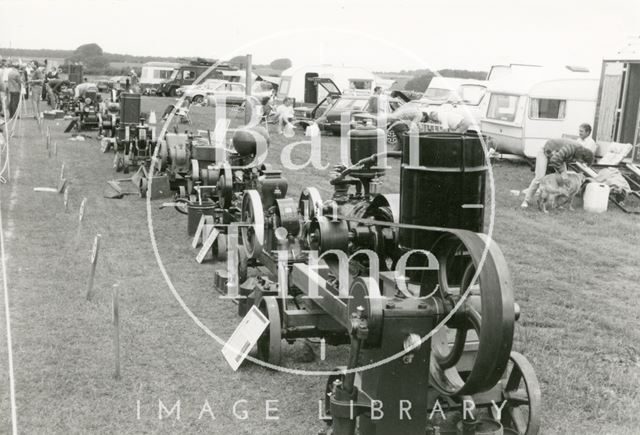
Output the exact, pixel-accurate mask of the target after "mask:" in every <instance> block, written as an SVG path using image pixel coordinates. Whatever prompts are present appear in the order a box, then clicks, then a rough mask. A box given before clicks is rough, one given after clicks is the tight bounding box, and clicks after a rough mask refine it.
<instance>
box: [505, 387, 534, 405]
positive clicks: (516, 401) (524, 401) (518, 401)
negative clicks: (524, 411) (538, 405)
mask: <svg viewBox="0 0 640 435" xmlns="http://www.w3.org/2000/svg"><path fill="white" fill-rule="evenodd" d="M504 398H505V400H508V401H509V403H512V404H513V405H514V406H520V405H527V406H528V405H529V395H528V394H527V390H525V389H524V388H521V389H519V390H517V391H505V392H504Z"/></svg>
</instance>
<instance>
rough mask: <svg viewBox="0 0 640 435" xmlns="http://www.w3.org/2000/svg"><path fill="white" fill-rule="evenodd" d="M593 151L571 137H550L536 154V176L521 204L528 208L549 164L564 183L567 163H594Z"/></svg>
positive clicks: (560, 182)
mask: <svg viewBox="0 0 640 435" xmlns="http://www.w3.org/2000/svg"><path fill="white" fill-rule="evenodd" d="M593 158H594V155H593V152H592V151H591V150H589V149H587V148H585V147H583V146H582V145H580V144H579V143H578V142H576V141H574V140H570V139H550V140H548V141H547V142H546V143H545V144H544V146H543V147H542V148H540V151H538V154H537V156H536V168H535V176H534V177H533V180H532V181H531V184H530V185H529V189H528V190H527V195H526V196H525V199H524V201H523V202H522V204H521V207H522V208H527V207H529V205H530V204H531V203H532V201H533V196H534V195H535V194H536V192H537V190H538V186H540V180H541V179H542V177H544V176H545V175H546V173H547V165H548V166H551V167H552V168H553V169H554V170H555V171H556V173H557V174H558V175H559V177H560V180H558V183H559V184H563V183H564V181H565V180H566V179H567V165H568V164H569V163H573V162H583V163H586V164H588V165H590V164H592V163H593Z"/></svg>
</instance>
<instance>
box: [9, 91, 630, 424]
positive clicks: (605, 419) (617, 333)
mask: <svg viewBox="0 0 640 435" xmlns="http://www.w3.org/2000/svg"><path fill="white" fill-rule="evenodd" d="M169 101H170V100H168V99H162V98H145V99H143V110H145V111H148V110H152V109H153V110H155V111H156V112H157V113H162V111H163V109H164V106H165V105H166V104H168V103H169ZM191 113H192V117H193V120H194V127H195V128H206V127H207V126H209V127H211V126H212V125H213V121H212V112H211V111H210V110H208V109H207V108H195V109H193V110H192V112H191ZM46 127H49V128H50V130H51V134H52V140H53V142H55V143H57V150H58V154H57V156H56V155H52V156H51V157H49V152H48V150H47V149H46V147H45V142H44V141H43V139H42V136H41V134H40V133H39V131H38V129H37V127H36V123H35V121H33V120H24V121H23V122H22V124H21V128H19V129H18V130H17V132H16V137H15V138H14V140H13V142H12V147H11V153H12V154H11V179H10V182H9V183H7V184H4V185H1V186H0V207H1V212H2V223H3V228H2V231H3V233H4V238H5V249H6V262H7V276H8V281H7V284H8V288H9V295H10V304H11V305H10V307H11V321H12V337H13V358H14V364H15V381H16V382H15V384H16V399H17V414H18V428H19V431H20V433H25V434H42V433H60V434H63V433H64V434H66V433H78V434H80V433H83V434H84V433H114V434H120V433H215V434H283V433H288V434H292V435H298V434H300V435H302V434H313V433H317V431H318V430H319V429H321V428H323V423H322V422H320V421H318V399H319V398H320V397H321V394H322V391H323V389H324V383H325V379H324V378H323V377H311V376H305V377H301V376H293V375H288V374H283V373H280V372H277V373H274V372H271V371H268V370H266V369H264V368H261V367H257V366H254V365H251V364H249V365H245V366H243V367H242V368H241V369H240V370H239V371H238V372H236V373H234V372H232V371H231V369H230V368H229V366H228V365H227V363H226V361H225V360H224V358H223V357H222V354H221V353H220V346H219V345H218V344H217V343H215V342H214V341H213V340H212V339H211V338H210V337H209V336H207V335H206V334H205V333H204V332H203V331H202V330H201V329H200V328H199V327H198V326H197V325H196V324H195V323H194V322H193V321H192V319H190V318H189V317H188V316H187V314H186V313H185V312H184V311H183V310H182V308H181V307H180V306H179V304H178V303H177V301H176V300H175V298H174V297H173V295H172V294H171V292H170V291H169V289H168V286H167V285H166V283H165V281H164V279H163V277H162V275H161V273H160V270H159V268H158V266H157V263H156V260H155V258H154V255H153V252H152V249H151V243H150V239H149V231H148V226H147V215H146V209H145V203H144V201H142V200H141V199H140V198H138V197H136V196H126V197H125V198H123V199H119V200H118V199H106V198H104V197H103V194H104V190H105V188H106V186H107V185H106V183H105V182H106V180H110V179H113V178H117V177H120V176H121V175H119V174H116V173H115V172H114V170H113V169H112V159H113V155H112V154H102V153H100V152H99V150H98V148H99V144H98V141H97V140H95V139H92V138H88V139H87V141H85V142H71V141H69V140H68V138H69V136H68V135H65V134H64V133H63V132H62V131H63V129H64V127H65V123H64V122H62V121H60V122H56V121H48V122H47V124H46ZM180 128H181V129H182V128H184V126H180ZM302 139H304V138H303V137H302V136H299V137H298V140H302ZM285 145H286V143H285V141H284V140H283V139H282V138H281V137H280V136H274V137H273V139H272V143H271V150H270V154H269V161H270V162H271V163H272V164H274V166H281V163H280V162H279V155H280V152H279V151H280V150H282V149H283V147H284V146H285ZM337 146H338V139H337V138H333V137H325V138H323V149H322V156H323V161H324V162H327V163H333V162H335V160H336V158H337V157H336V156H337V153H336V150H337ZM306 153H308V149H307V150H305V149H304V147H303V146H299V147H296V149H295V151H294V160H296V161H301V160H304V159H306V156H307V154H306ZM62 163H64V164H65V174H66V177H67V179H68V181H69V184H70V190H69V209H68V210H66V211H65V208H64V205H63V199H62V195H58V194H54V193H39V192H34V191H33V188H34V187H38V186H55V185H56V184H57V179H58V177H59V175H60V166H61V164H62ZM493 174H494V176H495V186H496V189H495V205H496V213H495V228H494V232H493V237H494V238H495V239H496V240H497V242H498V243H499V245H500V247H501V248H502V250H503V252H504V254H505V257H506V258H507V261H508V263H509V266H510V271H511V274H512V278H513V281H514V283H515V293H516V300H517V302H518V303H519V304H520V307H521V310H522V316H521V318H520V321H519V323H518V326H517V329H516V344H515V350H518V351H521V352H523V353H524V354H525V355H526V356H527V358H529V360H530V361H531V362H532V364H533V365H534V367H535V369H536V373H537V376H538V378H539V381H540V384H541V387H542V394H543V417H542V421H543V427H542V433H553V434H555V433H557V434H603V433H610V434H619V433H621V434H623V433H629V434H631V433H638V427H639V426H640V397H639V395H640V344H639V343H640V328H638V325H639V320H640V302H639V301H640V299H639V298H638V296H637V292H638V290H639V285H638V282H639V281H640V273H638V261H639V260H640V254H639V251H638V246H640V220H639V218H638V217H635V216H631V215H626V214H624V213H622V212H621V211H619V210H617V209H611V210H609V212H607V213H605V214H602V215H592V214H587V213H585V212H583V211H582V210H580V209H579V207H578V210H577V211H575V212H556V213H551V214H549V215H543V214H541V213H538V212H537V211H533V210H528V211H522V210H520V208H519V202H520V199H519V198H516V197H514V196H512V195H511V194H510V193H509V191H510V190H512V189H523V188H524V187H526V185H527V184H528V181H529V180H530V177H531V172H530V171H529V169H528V167H527V166H524V165H519V164H514V163H511V162H500V161H498V162H496V164H495V165H494V166H493ZM285 175H286V177H287V178H288V180H289V186H290V195H291V196H292V197H294V198H296V197H297V196H298V195H299V193H300V191H301V189H302V188H303V187H305V186H316V187H318V188H319V189H320V191H321V192H322V194H323V197H325V198H327V197H329V195H330V189H329V187H330V186H329V183H328V169H327V170H315V169H307V170H304V171H299V172H295V173H289V172H287V173H286V174H285ZM397 186H398V171H397V169H394V170H391V171H389V173H388V176H387V180H386V182H385V186H384V189H385V190H386V191H396V190H397V188H398V187H397ZM83 198H86V199H87V203H86V204H87V205H86V213H85V216H84V220H83V223H82V224H81V226H80V227H79V225H78V208H79V205H80V202H81V201H82V199H83ZM159 205H160V202H157V201H154V202H153V203H152V209H153V211H152V217H153V225H154V229H155V234H156V241H157V243H158V248H159V251H160V254H161V256H162V260H163V262H164V266H165V267H166V269H167V272H168V274H169V276H170V277H171V280H172V282H173V284H174V285H175V288H176V289H177V291H178V292H179V294H180V296H181V297H182V298H183V300H184V302H185V304H186V305H187V306H188V307H189V308H190V309H191V310H192V311H193V313H194V314H195V315H196V316H197V317H198V318H199V319H200V320H201V321H202V322H203V323H204V324H205V325H206V326H207V327H208V328H210V329H211V330H212V331H213V332H215V333H216V334H217V335H219V336H220V337H221V338H222V339H224V340H226V338H228V337H229V336H230V334H231V333H232V331H233V330H234V329H235V326H236V325H237V323H238V320H239V318H238V317H237V315H236V314H235V310H236V306H235V305H234V304H232V303H231V302H229V301H224V300H219V299H218V298H217V293H216V292H215V290H214V289H213V277H214V270H215V268H216V267H224V265H214V264H213V263H208V264H205V265H199V264H197V263H196V262H195V251H194V250H192V249H191V247H190V239H189V238H188V237H187V234H186V218H185V217H184V216H183V215H179V214H177V213H175V212H174V211H173V210H171V209H165V210H159V209H158V206H159ZM96 233H100V234H101V236H102V249H101V252H100V258H99V264H98V268H97V274H96V281H95V290H96V295H95V298H94V301H93V302H87V301H86V300H85V292H86V285H87V278H88V272H89V266H90V265H89V256H90V251H91V247H92V244H93V238H94V236H95V234H96ZM114 285H117V286H118V288H119V292H120V308H121V326H122V331H121V346H122V379H121V380H120V381H115V380H114V379H113V378H112V372H113V356H112V344H111V326H110V321H111V305H110V304H111V302H110V301H111V292H112V289H113V286H114ZM2 313H4V310H3V311H2ZM1 317H2V322H1V323H0V325H1V326H0V336H2V340H0V343H1V344H0V368H1V369H2V375H1V376H0V433H7V432H8V431H9V428H10V408H9V387H8V385H9V384H8V375H7V373H8V370H7V349H6V341H5V338H4V337H5V336H6V331H5V318H4V314H2V316H1ZM317 350H318V349H317V348H315V351H316V353H317ZM307 354H308V349H307V348H305V345H304V344H303V343H296V344H294V345H291V346H288V345H285V360H284V365H286V366H288V367H296V368H305V369H331V368H333V367H334V366H336V365H340V364H345V363H346V357H347V349H345V348H344V347H342V348H329V349H328V352H327V359H326V360H325V361H319V360H318V359H316V361H314V362H311V363H308V362H304V360H305V358H304V356H308V355H307ZM243 399H244V400H247V402H246V403H244V402H242V403H239V404H238V413H239V414H240V413H241V412H242V410H243V409H246V410H247V411H248V418H247V419H246V420H239V419H238V418H236V417H235V416H234V414H233V409H232V407H233V404H234V402H236V401H239V400H243ZM159 400H161V401H162V403H163V404H164V405H166V407H167V408H168V409H171V407H172V406H173V405H174V404H175V403H176V401H178V400H180V410H181V418H180V420H179V421H178V420H176V419H174V418H173V416H175V413H174V415H173V416H172V418H164V419H162V420H159V419H158V405H159V404H158V401H159ZM267 400H278V401H279V402H278V403H277V405H273V406H276V407H277V408H278V409H279V412H278V415H279V420H274V421H270V420H265V401H267ZM138 401H139V402H138ZM206 401H208V403H209V405H210V407H211V410H212V412H213V414H214V416H215V420H211V415H210V414H209V413H206V412H205V413H204V416H203V417H202V418H201V419H199V418H198V417H199V415H200V413H201V411H202V408H203V406H204V405H205V402H206ZM138 403H139V413H138Z"/></svg>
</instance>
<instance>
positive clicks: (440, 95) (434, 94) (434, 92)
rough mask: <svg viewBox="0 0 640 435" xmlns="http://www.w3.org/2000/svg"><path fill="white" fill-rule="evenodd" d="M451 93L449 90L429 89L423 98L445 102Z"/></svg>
mask: <svg viewBox="0 0 640 435" xmlns="http://www.w3.org/2000/svg"><path fill="white" fill-rule="evenodd" d="M452 93H453V92H452V91H451V89H443V88H429V89H427V91H426V92H425V93H424V95H423V98H428V99H430V100H435V101H447V100H448V99H449V97H450V96H451V94H452Z"/></svg>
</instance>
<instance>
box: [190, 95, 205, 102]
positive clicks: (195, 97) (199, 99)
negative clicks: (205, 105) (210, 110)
mask: <svg viewBox="0 0 640 435" xmlns="http://www.w3.org/2000/svg"><path fill="white" fill-rule="evenodd" d="M203 101H204V97H203V96H202V95H195V96H194V97H193V100H191V102H192V103H193V104H202V102H203Z"/></svg>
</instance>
